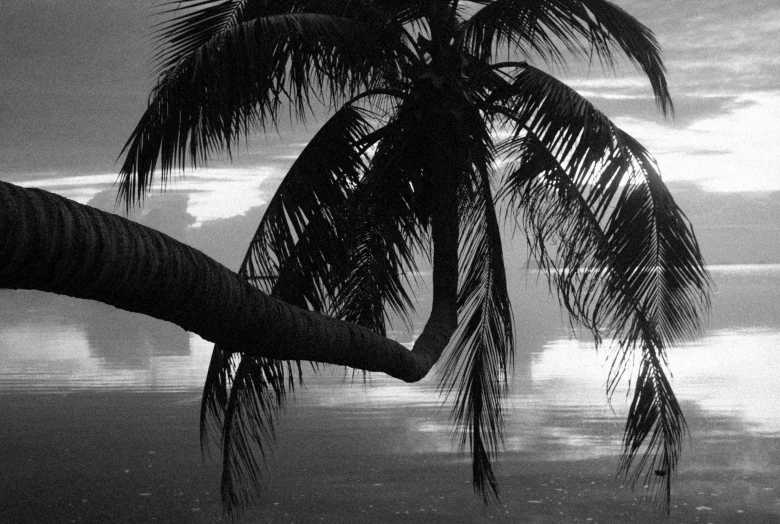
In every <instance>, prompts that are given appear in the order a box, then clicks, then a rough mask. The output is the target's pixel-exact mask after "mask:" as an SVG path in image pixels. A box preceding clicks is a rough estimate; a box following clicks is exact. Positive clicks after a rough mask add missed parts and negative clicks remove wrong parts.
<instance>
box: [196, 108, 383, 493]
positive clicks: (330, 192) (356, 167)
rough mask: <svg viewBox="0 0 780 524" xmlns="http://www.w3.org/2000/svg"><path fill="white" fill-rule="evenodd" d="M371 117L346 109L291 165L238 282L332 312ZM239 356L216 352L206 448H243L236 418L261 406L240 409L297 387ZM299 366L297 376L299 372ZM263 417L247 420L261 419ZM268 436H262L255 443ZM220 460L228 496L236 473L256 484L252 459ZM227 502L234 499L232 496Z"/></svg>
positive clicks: (283, 370)
mask: <svg viewBox="0 0 780 524" xmlns="http://www.w3.org/2000/svg"><path fill="white" fill-rule="evenodd" d="M369 116H370V114H369V113H367V112H366V111H364V110H360V109H358V108H355V107H353V106H344V107H343V108H342V109H341V110H340V111H338V112H337V113H336V114H335V115H333V117H332V118H331V119H329V120H328V121H327V122H326V123H325V125H323V127H322V128H321V129H320V130H319V132H317V133H316V134H315V136H314V137H313V138H312V139H311V141H310V142H309V143H308V144H307V146H306V147H305V148H304V150H303V151H302V152H301V154H300V156H299V157H298V159H297V160H296V161H295V162H294V163H293V165H292V166H291V168H290V170H289V172H288V173H287V176H286V177H285V178H284V180H283V181H282V183H281V184H280V186H279V188H278V189H277V191H276V193H275V194H274V196H273V198H272V199H271V201H270V202H269V204H268V207H267V208H266V211H265V214H264V215H263V219H262V220H261V222H260V224H259V226H258V228H257V231H256V233H255V235H254V237H253V238H252V241H251V242H250V245H249V248H248V250H247V253H246V256H245V257H244V261H243V263H242V264H241V268H240V269H239V274H240V275H241V276H243V277H244V278H246V279H247V280H248V281H249V282H250V283H252V284H253V285H255V286H256V287H258V288H259V289H261V290H262V291H265V292H266V293H268V294H270V295H272V296H275V297H276V298H280V299H282V300H284V301H286V302H288V303H291V304H295V305H297V306H299V307H301V308H304V309H314V310H316V311H320V312H327V311H328V309H329V308H331V302H332V299H333V296H332V295H333V289H334V288H333V286H334V285H335V284H334V282H333V272H334V268H337V267H341V266H343V265H344V264H346V262H347V260H348V255H349V253H348V249H347V248H346V246H345V245H344V243H343V242H342V240H343V239H345V238H346V236H347V235H349V234H350V233H349V228H348V226H347V224H346V223H345V220H346V211H345V210H346V208H347V206H348V200H349V195H350V194H351V193H352V192H353V191H354V189H355V186H356V184H357V183H358V180H359V179H360V177H361V176H362V171H363V170H364V169H365V167H366V164H365V162H366V158H365V148H366V147H368V146H369V145H370V144H371V139H370V138H368V137H370V135H371V131H372V128H371V125H370V124H369V122H368V117H369ZM331 312H332V311H331ZM240 350H241V348H230V349H228V348H222V347H220V346H215V347H214V350H213V353H212V358H211V361H210V363H209V370H208V372H207V375H206V381H205V385H204V389H203V398H202V403H201V441H202V443H203V445H204V446H205V445H206V443H207V440H208V434H209V431H214V432H218V433H221V434H222V439H221V445H222V446H224V445H226V444H227V445H234V444H235V445H241V443H243V442H245V441H246V437H240V436H239V433H240V432H241V431H243V430H245V429H246V430H251V428H249V427H248V426H246V425H245V424H244V423H243V422H242V421H241V420H239V421H237V422H236V423H234V422H233V421H232V420H231V417H232V416H234V415H235V414H236V413H238V414H240V413H243V412H245V411H247V410H250V411H251V410H252V409H256V408H252V407H251V406H241V405H240V404H241V403H242V402H260V403H261V404H262V405H270V404H273V398H272V397H276V398H277V400H278V401H279V402H281V399H282V397H279V394H280V392H281V393H282V394H283V393H284V391H285V384H287V385H288V386H289V387H290V388H292V387H293V385H294V380H293V377H294V376H295V374H294V371H295V370H294V369H293V363H290V362H280V361H275V360H271V359H264V358H253V359H251V361H250V363H249V364H247V365H246V366H249V367H242V365H243V357H241V356H239V355H238V354H237V352H239V351H240ZM239 362H240V363H239ZM237 363H239V364H237ZM296 365H297V367H298V375H299V377H300V366H299V364H296ZM236 366H238V369H239V370H245V371H244V373H245V374H249V375H252V376H248V377H244V378H243V379H242V380H238V379H239V378H241V377H239V375H238V374H237V373H236V372H235V369H236ZM267 377H272V378H273V379H274V381H275V382H274V385H273V386H274V387H266V386H264V385H263V384H264V383H265V382H266V379H267ZM285 377H287V379H286V380H285ZM247 385H251V386H252V388H253V391H254V393H253V394H246V393H242V392H241V391H240V388H244V387H247ZM231 403H232V405H233V407H232V408H230V407H229V406H230V405H231ZM242 410H243V411H242ZM263 413H266V412H265V411H261V412H258V417H261V415H262V414H263ZM258 417H255V418H251V419H249V422H252V421H254V420H255V419H257V420H260V418H258ZM264 424H265V425H267V426H268V427H269V428H271V429H272V428H273V418H272V417H270V416H269V417H268V418H267V420H266V421H265V422H264ZM228 430H230V431H233V433H234V437H232V438H229V436H228V435H227V433H226V432H227V431H228ZM269 434H270V433H267V432H266V433H261V434H258V437H263V436H267V435H269ZM223 454H225V457H228V456H230V457H232V458H233V460H232V461H225V462H224V464H223V470H224V474H223V480H225V481H227V480H230V485H229V486H223V489H225V490H227V491H226V492H225V493H232V492H233V491H234V490H235V486H234V483H233V480H232V479H233V478H234V476H237V478H239V479H241V478H244V477H245V476H243V475H240V474H237V473H233V472H231V470H236V471H237V472H240V471H243V470H246V471H249V472H254V473H252V474H251V475H250V476H248V477H246V478H248V479H249V480H252V482H253V483H256V482H257V481H259V473H257V472H258V471H259V470H258V468H257V466H256V465H253V464H247V465H245V466H244V467H242V468H238V466H237V465H236V463H237V461H238V460H239V459H245V460H250V459H253V457H252V455H251V454H247V453H239V454H235V451H233V450H225V449H223ZM227 500H230V501H233V498H232V495H231V498H229V499H227Z"/></svg>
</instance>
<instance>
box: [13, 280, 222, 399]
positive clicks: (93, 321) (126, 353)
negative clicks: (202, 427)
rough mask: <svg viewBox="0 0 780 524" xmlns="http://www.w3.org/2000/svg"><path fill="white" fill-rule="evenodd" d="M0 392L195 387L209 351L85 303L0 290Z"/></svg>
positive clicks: (188, 338) (150, 322) (155, 324)
mask: <svg viewBox="0 0 780 524" xmlns="http://www.w3.org/2000/svg"><path fill="white" fill-rule="evenodd" d="M0 318H2V325H0V390H3V391H14V390H21V391H24V390H32V391H41V390H69V389H85V388H86V389H100V388H121V389H161V390H181V389H192V388H196V387H197V388H199V387H200V386H201V384H202V380H203V373H204V362H205V365H208V358H209V355H210V351H211V347H210V345H209V344H207V343H206V342H204V341H203V340H201V339H200V338H199V337H197V336H194V335H191V334H190V333H187V332H186V331H184V330H182V329H181V328H179V327H177V326H175V325H173V324H170V323H167V322H160V321H156V320H154V319H150V318H149V317H146V316H143V315H138V314H134V313H128V312H125V311H120V310H118V309H116V308H113V307H111V306H106V305H104V304H99V303H97V302H92V301H87V300H75V299H69V298H67V297H61V296H58V295H53V294H46V293H38V292H32V291H11V290H0Z"/></svg>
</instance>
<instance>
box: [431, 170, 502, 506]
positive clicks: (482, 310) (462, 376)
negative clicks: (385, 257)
mask: <svg viewBox="0 0 780 524" xmlns="http://www.w3.org/2000/svg"><path fill="white" fill-rule="evenodd" d="M480 175H486V173H484V172H483V173H480ZM475 178H477V180H476V187H475V188H474V192H473V194H472V195H473V199H472V200H471V201H470V202H465V203H464V205H463V207H464V210H465V212H464V213H463V215H462V217H463V220H462V223H463V226H462V229H461V249H460V266H461V274H462V280H461V283H460V289H459V291H458V310H459V314H458V316H459V324H460V328H459V330H458V331H457V332H456V334H455V335H454V337H453V339H452V340H451V342H450V344H451V349H450V351H449V353H448V355H447V357H446V360H445V363H444V366H443V367H442V370H441V382H440V387H441V388H442V389H443V390H444V391H445V392H446V394H447V396H450V395H452V394H453V393H454V395H455V402H454V408H453V418H454V419H455V422H456V425H457V427H458V429H459V431H460V433H461V445H464V446H465V445H466V444H468V446H469V448H470V450H471V455H472V482H473V485H474V489H475V491H476V492H477V493H479V494H480V495H481V496H482V498H483V500H484V501H485V502H487V501H488V500H490V499H491V498H497V497H498V483H497V481H496V478H495V474H494V472H493V467H492V465H491V462H492V460H493V459H495V457H496V455H497V453H498V447H499V443H500V441H501V438H502V435H501V433H502V428H503V403H502V400H503V397H504V396H505V394H506V388H507V382H506V381H507V377H508V375H509V374H510V372H511V363H512V357H513V350H514V335H513V317H512V308H511V304H510V301H509V295H508V292H507V285H506V273H505V268H504V258H503V251H502V246H501V236H500V230H499V226H498V219H497V217H496V212H495V208H494V204H493V196H492V193H491V190H490V185H489V180H488V177H487V176H477V177H475Z"/></svg>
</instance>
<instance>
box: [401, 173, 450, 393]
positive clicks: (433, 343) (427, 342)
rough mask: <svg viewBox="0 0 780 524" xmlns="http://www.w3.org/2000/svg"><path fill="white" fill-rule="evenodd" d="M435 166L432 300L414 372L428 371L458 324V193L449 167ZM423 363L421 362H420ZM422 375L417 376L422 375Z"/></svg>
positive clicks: (416, 350) (417, 344) (415, 351)
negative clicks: (417, 365)
mask: <svg viewBox="0 0 780 524" xmlns="http://www.w3.org/2000/svg"><path fill="white" fill-rule="evenodd" d="M443 167H444V168H443V169H442V168H441V167H440V168H439V169H438V171H439V173H438V174H439V175H440V176H439V177H437V185H436V193H437V194H436V198H435V200H434V210H433V213H432V217H431V238H432V240H433V301H432V306H431V314H430V316H429V317H428V322H426V324H425V327H424V328H423V331H422V333H420V336H419V337H418V338H417V340H416V341H415V343H414V347H413V348H412V353H413V354H414V355H416V356H419V359H418V361H419V362H421V365H420V366H419V369H418V370H417V373H422V376H425V374H427V373H428V371H429V370H430V368H431V367H433V364H435V363H436V362H437V361H438V360H439V358H440V357H441V354H442V352H443V351H444V348H445V347H446V346H447V343H448V342H449V340H450V338H451V337H452V334H453V333H454V332H455V330H456V329H457V327H458V304H457V299H458V200H457V198H458V194H457V175H456V173H455V172H454V171H453V169H451V166H443ZM423 362H424V364H423ZM422 376H421V377H420V378H422Z"/></svg>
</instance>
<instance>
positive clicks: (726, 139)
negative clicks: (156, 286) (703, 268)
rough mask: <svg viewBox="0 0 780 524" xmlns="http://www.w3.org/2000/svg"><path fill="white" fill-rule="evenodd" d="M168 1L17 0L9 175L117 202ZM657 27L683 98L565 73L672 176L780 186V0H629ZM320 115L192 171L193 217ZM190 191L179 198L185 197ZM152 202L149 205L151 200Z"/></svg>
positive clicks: (4, 80) (11, 45)
mask: <svg viewBox="0 0 780 524" xmlns="http://www.w3.org/2000/svg"><path fill="white" fill-rule="evenodd" d="M159 3H160V0H6V1H5V2H4V3H3V16H2V17H0V71H2V74H0V179H2V180H6V181H10V182H15V183H20V184H22V185H25V186H35V187H41V188H44V189H48V190H51V191H54V192H57V193H60V194H63V195H65V196H68V197H70V198H74V199H76V200H78V201H79V202H82V203H87V202H90V201H92V200H93V199H94V198H96V197H99V198H98V199H99V200H100V201H101V202H104V204H105V205H107V206H108V205H109V204H108V202H109V200H110V199H107V198H106V194H107V193H106V192H107V191H109V192H110V191H114V190H113V189H112V184H113V182H114V181H115V180H116V174H117V171H118V164H117V159H118V157H119V154H120V151H121V149H122V146H123V145H124V142H125V140H126V139H127V137H128V136H129V135H130V133H131V131H132V129H133V127H134V125H135V123H136V122H137V120H138V119H139V118H140V116H141V114H142V113H143V110H144V107H145V104H146V100H147V96H148V93H149V90H150V88H151V87H152V85H153V80H154V79H153V77H152V74H151V73H152V64H151V57H152V53H153V48H154V42H153V38H152V37H153V24H154V23H155V22H156V21H159V17H158V16H157V14H156V13H157V12H158V11H159V6H158V7H156V5H157V4H159ZM616 3H617V4H618V5H620V6H621V7H623V8H624V9H626V10H627V11H628V12H629V13H631V14H633V15H634V16H636V17H637V18H638V19H639V20H640V21H642V22H643V23H644V24H645V25H647V26H648V27H650V28H651V29H652V30H653V31H654V32H655V34H656V35H657V37H658V40H659V42H660V44H661V47H662V49H663V52H664V57H665V63H666V66H667V69H668V75H669V82H670V89H671V93H672V97H673V99H674V102H675V105H676V113H675V117H674V118H673V119H664V118H663V117H662V116H661V115H660V114H659V113H658V111H657V110H656V107H655V103H654V101H653V100H652V95H651V92H650V89H649V86H648V82H647V81H646V80H645V79H643V77H642V76H641V75H640V74H639V73H637V72H636V71H635V70H634V69H633V67H632V66H631V65H630V64H622V65H621V66H620V67H619V69H618V70H617V71H615V72H609V71H608V72H606V73H605V72H603V71H602V70H601V69H600V68H599V67H594V68H593V69H592V70H591V71H589V72H588V71H585V70H584V69H583V68H579V69H572V70H569V71H559V72H556V74H558V75H559V76H561V77H563V79H564V80H565V81H567V82H568V83H569V84H570V85H571V86H572V87H574V88H575V89H577V90H578V91H579V92H580V93H582V94H583V95H585V96H587V97H588V98H589V99H590V100H591V101H592V102H593V103H594V104H595V105H596V106H597V107H599V108H600V109H602V110H603V111H604V112H605V113H606V114H607V115H608V116H610V117H611V118H612V119H613V120H614V121H615V122H616V123H617V124H618V125H619V126H621V127H622V128H623V129H625V130H626V131H628V132H629V133H631V134H632V135H633V136H635V137H636V138H637V139H639V140H640V142H642V143H643V144H644V145H645V146H646V147H647V148H648V149H649V150H650V151H651V152H652V153H653V154H654V156H655V157H656V159H657V160H658V162H659V165H660V167H661V172H662V175H663V177H664V180H666V181H667V183H669V184H670V186H672V187H674V186H676V185H680V184H687V186H686V187H688V188H690V187H694V188H696V189H699V190H704V191H709V192H756V191H758V192H768V191H777V190H780V172H779V171H780V170H779V168H778V165H780V162H778V161H777V160H778V152H777V151H778V150H779V149H778V147H777V145H776V144H777V141H778V139H780V38H778V37H780V4H779V3H778V2H777V0H743V1H741V2H734V1H732V0H706V1H705V0H618V1H617V2H616ZM316 126H317V123H316V122H314V123H312V124H311V125H310V126H309V127H308V128H307V129H302V128H295V129H284V130H282V132H281V135H277V134H275V133H270V134H269V135H268V136H267V137H263V136H257V137H253V138H252V139H251V140H250V142H249V145H248V146H247V147H246V148H245V150H243V151H241V152H240V153H239V154H238V157H237V158H236V159H234V162H233V163H232V164H231V163H228V162H227V161H225V160H224V159H222V160H217V161H215V162H214V163H213V164H212V165H211V166H210V167H208V168H205V169H199V170H197V171H191V170H190V171H187V172H186V174H185V176H184V178H183V179H181V180H176V181H174V182H173V183H172V184H171V186H170V188H172V189H173V190H174V191H175V192H177V194H184V195H186V201H187V203H186V210H187V213H189V215H191V217H192V220H190V221H189V222H188V227H193V226H194V227H200V226H202V225H203V224H205V223H208V222H213V221H215V220H217V219H222V220H225V219H231V218H236V217H239V216H242V215H245V214H246V213H248V212H249V210H250V209H252V208H253V207H255V206H258V205H261V204H263V203H264V202H265V201H266V200H267V199H268V197H269V194H268V187H270V186H269V183H270V184H271V185H272V183H271V182H272V181H274V180H276V181H278V180H279V178H280V177H281V176H283V174H284V173H285V171H286V169H287V167H288V166H289V165H290V164H291V163H292V161H293V159H294V158H295V156H296V155H297V154H298V153H299V152H300V150H301V149H302V147H303V146H304V145H305V142H306V140H307V138H308V136H310V134H311V132H312V130H313V129H316ZM177 198H178V197H177ZM152 201H153V199H150V201H149V202H152Z"/></svg>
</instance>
